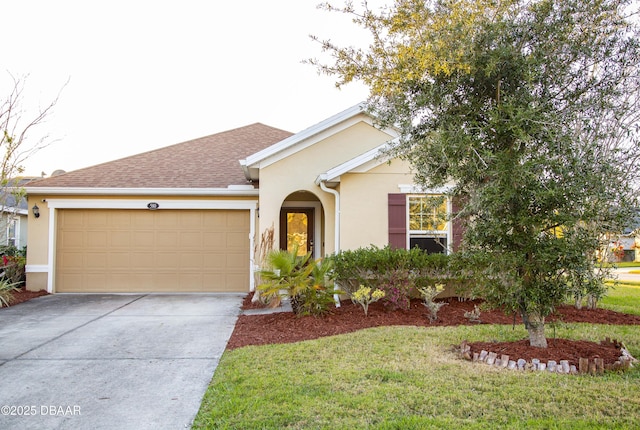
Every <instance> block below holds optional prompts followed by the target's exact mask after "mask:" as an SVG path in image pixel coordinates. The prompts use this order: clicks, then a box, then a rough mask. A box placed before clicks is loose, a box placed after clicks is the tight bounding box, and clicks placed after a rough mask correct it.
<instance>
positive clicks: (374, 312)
mask: <svg viewBox="0 0 640 430" xmlns="http://www.w3.org/2000/svg"><path fill="white" fill-rule="evenodd" d="M445 302H446V303H447V304H446V305H445V306H443V307H442V308H441V309H440V310H439V312H438V319H437V320H436V321H433V322H430V321H429V318H428V316H427V309H426V308H425V307H424V306H423V304H422V301H420V300H413V301H412V302H411V307H410V309H409V310H408V311H403V310H394V311H390V310H387V309H385V308H384V306H383V305H382V304H381V302H376V303H372V304H371V305H370V307H369V313H368V316H366V317H365V315H364V313H363V310H362V308H361V307H360V305H358V304H353V303H351V301H349V300H347V301H343V302H342V305H341V306H340V307H339V308H336V309H332V311H331V312H330V313H329V314H328V315H325V316H322V317H314V316H296V315H294V314H293V313H291V312H276V313H270V314H266V315H240V317H239V318H238V321H237V323H236V327H235V330H234V331H233V333H232V335H231V338H230V339H229V343H228V344H227V348H228V349H235V348H240V347H243V346H247V345H266V344H273V343H292V342H299V341H303V340H309V339H317V338H320V337H324V336H333V335H338V334H342V333H350V332H354V331H356V330H360V329H364V328H369V327H379V326H392V325H410V326H425V327H431V326H456V325H477V324H517V325H520V324H522V321H521V319H520V318H519V317H518V318H515V319H514V317H513V316H508V315H505V314H504V313H503V312H501V311H487V310H483V311H482V312H481V314H480V322H472V321H470V320H469V319H468V318H466V317H465V312H470V311H472V310H473V309H474V306H476V305H478V306H481V304H482V303H481V302H480V301H477V300H467V301H459V300H458V299H455V298H453V299H446V300H445ZM255 306H256V305H255V304H252V303H251V294H249V295H248V296H247V297H246V298H245V300H244V304H243V308H244V309H248V308H255ZM554 321H555V322H559V321H562V322H566V323H575V322H579V323H589V324H615V325H640V316H637V315H627V314H622V313H618V312H614V311H610V310H606V309H594V310H590V309H580V310H578V309H576V308H575V307H573V306H569V305H566V306H562V307H560V308H559V309H558V310H557V312H556V313H555V314H554V316H552V317H549V318H548V323H552V322H554ZM552 335H553V328H552V326H551V324H548V327H547V337H548V342H549V347H548V348H547V349H546V350H544V349H540V348H532V347H530V346H529V344H528V340H525V341H520V342H501V343H499V344H498V343H495V344H492V343H490V342H488V343H483V344H480V343H478V346H477V348H476V347H475V346H474V344H472V343H470V344H469V345H471V346H472V348H473V349H474V350H475V349H478V350H480V349H486V348H487V347H491V349H492V350H493V351H495V352H500V353H501V354H506V355H509V356H511V357H517V358H523V359H525V360H527V361H530V360H531V359H533V358H537V359H540V360H556V361H558V362H559V361H560V360H569V361H570V362H571V363H572V364H576V365H577V363H578V360H579V358H593V357H600V358H603V359H605V364H606V363H609V362H612V361H615V360H617V359H618V357H619V351H618V350H614V349H613V348H612V347H611V345H601V344H600V343H595V342H588V341H570V340H566V339H553V338H552V337H550V336H552Z"/></svg>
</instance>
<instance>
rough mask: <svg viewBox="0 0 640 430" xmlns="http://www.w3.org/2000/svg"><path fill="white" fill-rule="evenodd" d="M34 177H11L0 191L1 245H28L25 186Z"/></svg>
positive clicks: (17, 246) (18, 246)
mask: <svg viewBox="0 0 640 430" xmlns="http://www.w3.org/2000/svg"><path fill="white" fill-rule="evenodd" d="M34 179H35V178H31V177H24V178H22V177H20V178H12V179H9V180H8V181H7V184H6V186H5V187H4V189H3V190H2V191H1V192H0V207H1V210H0V247H5V246H8V247H15V248H17V249H23V248H24V247H25V246H27V231H28V225H27V220H28V216H27V215H28V211H27V199H26V197H25V196H24V195H23V191H24V189H23V187H24V186H25V185H26V184H28V183H29V182H31V181H33V180H34Z"/></svg>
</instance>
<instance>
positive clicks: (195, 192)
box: [25, 185, 260, 196]
mask: <svg viewBox="0 0 640 430" xmlns="http://www.w3.org/2000/svg"><path fill="white" fill-rule="evenodd" d="M25 190H26V191H27V194H48V195H100V196H101V195H108V196H138V195H145V196H161V195H180V196H258V193H259V192H260V191H259V190H258V189H256V188H254V187H253V185H231V186H229V187H228V188H93V187H25Z"/></svg>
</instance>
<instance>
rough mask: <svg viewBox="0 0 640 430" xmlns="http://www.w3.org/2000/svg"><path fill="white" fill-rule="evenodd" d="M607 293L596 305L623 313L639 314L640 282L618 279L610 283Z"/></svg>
mask: <svg viewBox="0 0 640 430" xmlns="http://www.w3.org/2000/svg"><path fill="white" fill-rule="evenodd" d="M610 285H612V286H613V288H609V291H608V292H607V295H606V296H605V297H603V298H602V300H600V302H599V303H598V306H599V307H601V308H603V309H611V310H613V311H617V312H623V313H625V314H632V315H640V283H639V282H632V281H627V282H625V281H619V282H618V283H617V284H615V286H614V284H613V283H611V284H610Z"/></svg>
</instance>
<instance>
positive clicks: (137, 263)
mask: <svg viewBox="0 0 640 430" xmlns="http://www.w3.org/2000/svg"><path fill="white" fill-rule="evenodd" d="M127 257H128V260H127V261H121V262H119V263H120V264H117V265H116V264H114V265H113V266H111V268H112V269H115V270H127V271H129V269H130V268H137V269H147V270H151V269H153V268H155V267H156V266H157V265H156V258H154V254H151V253H146V252H144V253H143V252H132V253H130V254H128V255H127Z"/></svg>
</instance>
